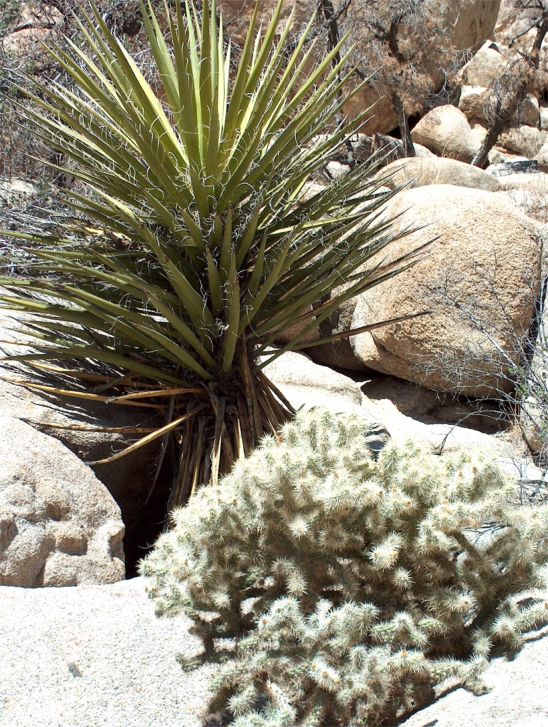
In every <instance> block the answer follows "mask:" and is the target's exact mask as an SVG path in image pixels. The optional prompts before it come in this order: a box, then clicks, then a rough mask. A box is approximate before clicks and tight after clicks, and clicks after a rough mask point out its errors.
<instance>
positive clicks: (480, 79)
mask: <svg viewBox="0 0 548 727" xmlns="http://www.w3.org/2000/svg"><path fill="white" fill-rule="evenodd" d="M505 67H506V59H505V57H504V55H503V54H502V53H501V52H500V50H499V49H498V48H497V46H496V45H495V44H494V43H492V42H491V41H486V43H484V45H482V47H481V48H480V49H479V50H478V52H477V53H476V55H475V56H474V57H473V58H472V59H471V60H470V61H468V63H467V64H466V65H465V66H464V68H463V69H462V71H461V77H462V79H463V81H464V83H465V84H466V85H468V86H483V87H484V88H486V87H487V86H489V84H491V83H492V82H493V81H495V80H496V79H497V78H498V77H499V76H500V75H501V73H503V71H504V69H505Z"/></svg>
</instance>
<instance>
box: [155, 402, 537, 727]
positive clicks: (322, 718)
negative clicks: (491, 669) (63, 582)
mask: <svg viewBox="0 0 548 727" xmlns="http://www.w3.org/2000/svg"><path fill="white" fill-rule="evenodd" d="M367 433H368V424H367V422H366V421H365V420H364V419H362V418H361V417H360V416H357V415H348V414H345V415H334V414H332V413H329V412H325V411H322V410H313V411H311V412H308V413H303V414H299V415H298V416H297V417H296V419H295V420H294V421H293V422H291V423H289V424H287V425H286V426H285V427H284V429H283V430H282V431H281V434H280V435H279V437H278V438H274V437H266V438H265V439H264V440H263V441H262V444H261V445H260V447H259V448H258V449H257V450H255V451H254V452H253V453H252V455H251V456H250V457H248V458H247V459H241V460H240V461H238V462H237V463H236V465H235V466H234V468H233V470H232V472H231V473H230V474H229V475H228V476H226V477H225V478H224V479H223V480H222V481H221V482H220V484H219V485H218V486H215V487H209V488H204V489H203V490H202V491H201V492H199V493H198V494H197V496H196V497H195V498H194V499H193V500H192V501H191V502H190V504H189V505H188V506H187V507H185V508H184V509H181V510H178V511H177V512H175V514H174V523H175V524H174V527H173V529H172V530H171V531H170V532H167V533H165V534H164V535H162V536H161V538H160V539H159V541H158V544H157V546H156V548H155V550H154V551H153V552H152V553H151V554H150V555H149V556H148V558H147V559H146V560H145V561H144V564H143V569H142V570H143V573H144V575H145V576H147V577H148V578H149V588H150V593H151V595H152V596H153V597H154V598H155V599H156V603H157V608H158V611H159V612H160V613H164V614H176V613H179V612H181V611H183V612H185V613H186V614H187V615H188V616H190V618H191V619H192V620H193V622H194V623H193V631H194V633H195V634H197V635H198V636H199V637H200V638H201V640H202V642H203V645H204V650H205V651H204V655H205V657H206V658H219V653H224V654H225V660H224V663H223V664H222V666H221V667H220V670H219V674H218V677H217V679H216V682H215V685H214V692H215V695H214V697H213V700H212V702H211V704H210V710H211V712H214V713H217V712H224V713H225V714H226V715H228V716H229V718H230V719H232V722H233V724H234V725H235V726H237V727H297V726H298V727H354V726H355V727H357V726H358V725H359V726H360V727H363V725H375V724H381V723H383V724H394V723H395V722H396V721H397V720H398V719H399V718H400V717H401V716H402V715H403V714H405V713H407V712H408V711H409V710H412V709H415V708H416V707H418V706H420V705H422V704H424V703H426V702H427V701H429V700H430V699H431V698H432V696H433V694H434V690H435V688H436V687H438V688H439V687H442V686H444V685H447V684H448V681H447V680H448V679H450V680H453V681H452V682H451V683H455V684H456V683H458V684H463V685H465V686H468V687H470V688H478V687H479V684H480V682H479V675H480V673H481V670H482V668H483V666H484V665H485V662H486V660H487V658H488V657H489V655H490V654H491V653H492V652H493V649H497V648H504V649H511V650H516V649H518V648H519V646H520V644H521V643H522V640H523V638H524V634H525V633H526V632H527V631H529V630H531V629H533V628H536V627H537V626H539V625H540V624H544V623H546V621H548V618H547V616H548V610H547V603H546V601H545V600H544V599H543V594H542V591H541V590H540V589H543V588H545V586H546V582H547V570H548V569H547V566H546V563H547V561H548V540H547V527H546V526H547V524H548V507H547V506H535V507H532V506H523V505H521V506H520V505H518V504H516V503H515V491H516V485H515V483H514V482H512V481H511V480H510V479H509V478H507V477H506V476H505V475H503V474H502V473H501V472H500V471H499V470H498V469H497V467H496V466H495V465H494V464H493V463H490V462H489V461H487V460H483V459H482V457H481V455H479V454H478V455H477V456H470V455H468V454H461V455H451V456H444V457H440V456H437V455H435V454H432V453H430V452H426V451H423V450H420V449H417V448H416V447H415V446H413V445H412V444H408V445H406V446H403V447H402V446H399V447H398V446H395V445H394V444H391V443H388V444H387V445H386V446H385V447H384V448H382V450H381V451H380V452H376V453H374V454H373V453H372V452H371V450H370V449H369V448H368V447H367V442H366V440H367ZM532 589H533V590H532ZM534 589H537V590H534ZM223 639H231V640H232V639H235V641H233V642H231V643H232V647H231V648H228V649H225V648H222V645H223V644H224V643H225V642H224V641H223ZM234 644H235V645H234Z"/></svg>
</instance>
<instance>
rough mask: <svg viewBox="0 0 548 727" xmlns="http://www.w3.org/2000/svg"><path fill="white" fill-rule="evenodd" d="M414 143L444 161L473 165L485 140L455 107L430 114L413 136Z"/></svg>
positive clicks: (434, 110)
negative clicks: (457, 161) (471, 163)
mask: <svg viewBox="0 0 548 727" xmlns="http://www.w3.org/2000/svg"><path fill="white" fill-rule="evenodd" d="M411 136H412V137H413V141H416V142H418V143H419V144H423V145H424V146H426V147H427V148H428V149H430V151H433V152H434V153H435V154H438V155H439V156H443V157H449V158H451V159H457V160H459V161H462V162H470V161H472V159H473V157H474V155H475V154H476V152H477V151H478V149H479V148H480V146H481V141H482V138H480V137H481V134H479V133H478V132H476V133H474V132H473V130H472V128H471V126H470V124H469V123H468V119H467V118H466V116H465V115H464V114H463V112H462V111H460V110H459V109H457V108H456V107H455V106H450V105H448V106H438V107H437V108H435V109H432V111H429V112H428V113H427V114H426V116H423V118H422V119H421V120H420V121H419V123H418V124H417V125H416V126H415V128H414V129H413V131H412V132H411Z"/></svg>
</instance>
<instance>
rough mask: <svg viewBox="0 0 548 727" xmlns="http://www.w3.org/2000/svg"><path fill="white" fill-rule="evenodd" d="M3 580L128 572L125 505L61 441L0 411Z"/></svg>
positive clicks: (70, 580)
mask: <svg viewBox="0 0 548 727" xmlns="http://www.w3.org/2000/svg"><path fill="white" fill-rule="evenodd" d="M0 461H1V463H2V464H1V467H0V585H8V586H26V587H33V586H73V585H77V584H79V583H113V582H115V581H119V580H121V579H123V577H124V555H123V548H122V539H123V536H124V525H123V523H122V520H121V516H120V509H119V508H118V506H117V505H116V503H115V502H114V500H113V499H112V498H111V496H110V495H109V494H108V492H107V490H106V489H105V488H104V487H103V485H102V484H101V483H100V482H99V480H98V479H97V478H96V477H95V475H94V474H93V472H92V471H91V470H90V469H89V467H87V466H86V465H85V464H83V463H82V462H81V461H80V460H79V459H78V457H76V455H74V454H73V453H72V452H70V451H69V450H68V449H67V448H66V447H65V446H63V444H61V442H59V441H57V440H56V439H53V437H49V436H47V435H46V434H43V433H42V432H39V431H37V430H36V429H33V428H32V427H31V426H30V425H28V424H25V423H24V422H22V421H19V420H18V419H12V418H10V417H6V416H3V417H1V418H0Z"/></svg>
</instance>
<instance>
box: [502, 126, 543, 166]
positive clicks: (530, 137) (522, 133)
mask: <svg viewBox="0 0 548 727" xmlns="http://www.w3.org/2000/svg"><path fill="white" fill-rule="evenodd" d="M547 140H548V132H547V131H542V129H535V128H533V127H532V126H519V127H517V128H514V129H508V131H505V132H504V133H502V134H501V135H500V137H499V141H498V144H499V146H501V147H503V148H504V149H507V150H508V151H511V152H514V153H515V154H521V155H522V156H525V157H527V159H534V158H535V157H536V156H537V154H538V153H539V152H540V150H541V149H542V145H543V144H544V143H545V142H546V141H547Z"/></svg>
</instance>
